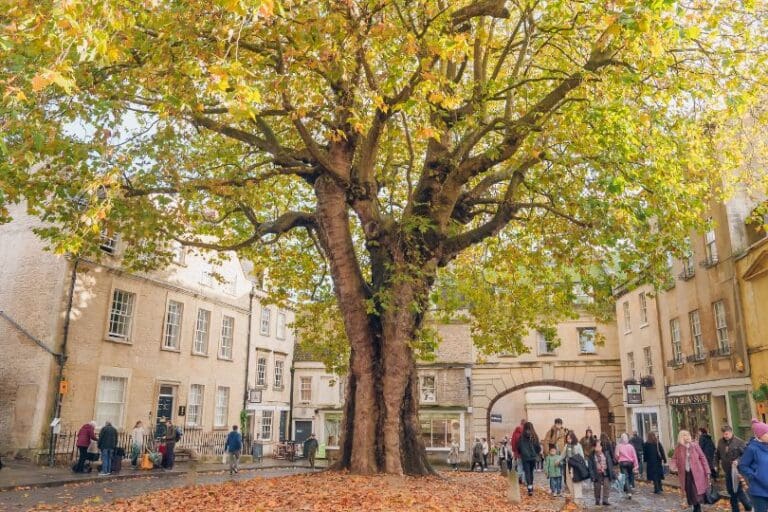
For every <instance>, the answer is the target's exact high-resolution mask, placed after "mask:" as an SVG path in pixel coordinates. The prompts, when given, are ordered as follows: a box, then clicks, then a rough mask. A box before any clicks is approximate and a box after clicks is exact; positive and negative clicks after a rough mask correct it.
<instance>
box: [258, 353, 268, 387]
mask: <svg viewBox="0 0 768 512" xmlns="http://www.w3.org/2000/svg"><path fill="white" fill-rule="evenodd" d="M256 385H257V386H266V385H267V358H266V356H259V357H257V358H256Z"/></svg>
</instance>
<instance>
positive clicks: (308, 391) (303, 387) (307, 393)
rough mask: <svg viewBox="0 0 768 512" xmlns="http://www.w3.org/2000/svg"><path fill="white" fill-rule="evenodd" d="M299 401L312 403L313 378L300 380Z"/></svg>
mask: <svg viewBox="0 0 768 512" xmlns="http://www.w3.org/2000/svg"><path fill="white" fill-rule="evenodd" d="M299 400H300V401H302V402H311V401H312V377H301V378H300V379H299Z"/></svg>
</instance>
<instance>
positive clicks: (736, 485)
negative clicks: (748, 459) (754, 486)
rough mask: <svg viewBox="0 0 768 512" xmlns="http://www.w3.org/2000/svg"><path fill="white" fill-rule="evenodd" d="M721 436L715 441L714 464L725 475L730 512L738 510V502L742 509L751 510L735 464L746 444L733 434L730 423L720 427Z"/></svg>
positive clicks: (737, 511) (750, 504)
mask: <svg viewBox="0 0 768 512" xmlns="http://www.w3.org/2000/svg"><path fill="white" fill-rule="evenodd" d="M720 432H722V435H723V436H722V437H721V438H720V439H719V440H718V441H717V449H716V450H715V465H719V467H720V468H721V469H722V470H723V476H724V477H725V488H726V490H727V491H728V496H729V499H730V502H731V512H739V503H741V504H742V505H743V506H744V510H746V511H749V510H752V502H751V501H750V500H749V497H748V496H747V493H746V492H744V484H743V483H742V482H741V477H740V475H739V472H738V468H737V465H738V463H739V458H740V457H741V456H742V454H743V453H744V449H745V448H746V447H747V444H746V443H745V442H744V440H743V439H740V438H738V437H736V436H734V435H733V429H732V428H731V427H730V425H723V426H722V427H720Z"/></svg>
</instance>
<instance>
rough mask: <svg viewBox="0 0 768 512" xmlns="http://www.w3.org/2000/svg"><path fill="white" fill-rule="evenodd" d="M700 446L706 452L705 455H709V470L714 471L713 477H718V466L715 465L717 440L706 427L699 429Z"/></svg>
mask: <svg viewBox="0 0 768 512" xmlns="http://www.w3.org/2000/svg"><path fill="white" fill-rule="evenodd" d="M699 448H701V451H703V452H704V456H705V457H707V462H708V463H709V470H710V471H711V472H712V473H711V476H712V478H717V466H715V451H716V448H715V442H714V441H713V440H712V436H711V435H709V432H708V431H707V429H706V428H704V427H701V428H700V429H699Z"/></svg>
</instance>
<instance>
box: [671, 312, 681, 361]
mask: <svg viewBox="0 0 768 512" xmlns="http://www.w3.org/2000/svg"><path fill="white" fill-rule="evenodd" d="M669 337H670V339H671V341H672V357H673V359H674V361H675V362H676V363H682V362H683V346H682V337H681V336H680V319H679V318H673V319H671V320H670V321H669Z"/></svg>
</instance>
